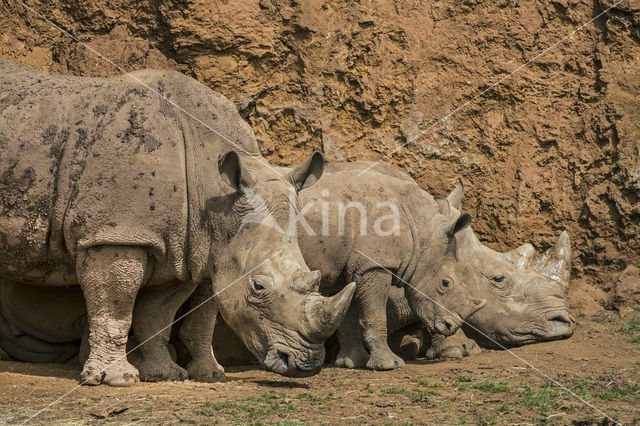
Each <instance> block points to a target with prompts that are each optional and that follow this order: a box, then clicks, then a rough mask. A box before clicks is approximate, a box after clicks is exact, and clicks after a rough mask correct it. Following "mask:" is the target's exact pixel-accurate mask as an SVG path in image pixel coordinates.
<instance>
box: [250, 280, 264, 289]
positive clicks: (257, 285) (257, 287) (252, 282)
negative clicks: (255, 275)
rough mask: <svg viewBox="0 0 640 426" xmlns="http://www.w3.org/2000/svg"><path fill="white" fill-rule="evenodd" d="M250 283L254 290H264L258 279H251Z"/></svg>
mask: <svg viewBox="0 0 640 426" xmlns="http://www.w3.org/2000/svg"><path fill="white" fill-rule="evenodd" d="M251 284H252V285H253V289H254V290H255V291H262V290H264V286H263V285H262V284H260V282H259V281H256V280H251Z"/></svg>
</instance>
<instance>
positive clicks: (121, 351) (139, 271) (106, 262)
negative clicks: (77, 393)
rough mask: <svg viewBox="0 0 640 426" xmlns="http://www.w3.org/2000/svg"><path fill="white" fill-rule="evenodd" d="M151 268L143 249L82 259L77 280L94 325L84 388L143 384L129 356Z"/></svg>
mask: <svg viewBox="0 0 640 426" xmlns="http://www.w3.org/2000/svg"><path fill="white" fill-rule="evenodd" d="M146 265H147V251H146V249H144V248H141V247H122V246H100V247H92V248H90V249H87V250H84V251H81V252H79V253H78V259H77V274H78V280H79V282H80V287H81V288H82V292H83V294H84V299H85V302H86V304H87V318H88V321H89V339H88V340H89V357H88V359H87V361H86V362H85V363H84V368H83V370H82V378H83V383H85V384H89V385H97V384H100V383H105V384H108V385H112V386H128V385H132V384H134V383H135V382H136V381H137V380H138V370H136V369H135V367H133V366H132V365H131V364H129V362H127V358H126V355H125V352H126V345H127V336H128V334H129V329H130V328H131V317H132V313H133V306H134V302H135V299H136V294H137V293H138V289H139V288H140V287H141V286H142V284H143V282H144V278H145V269H146Z"/></svg>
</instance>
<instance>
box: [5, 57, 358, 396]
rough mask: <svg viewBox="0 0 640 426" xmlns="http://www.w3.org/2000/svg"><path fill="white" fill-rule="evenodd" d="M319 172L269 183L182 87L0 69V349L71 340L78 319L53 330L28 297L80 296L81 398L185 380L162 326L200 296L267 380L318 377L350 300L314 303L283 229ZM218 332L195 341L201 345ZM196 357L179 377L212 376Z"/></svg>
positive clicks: (312, 163) (229, 114)
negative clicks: (134, 345)
mask: <svg viewBox="0 0 640 426" xmlns="http://www.w3.org/2000/svg"><path fill="white" fill-rule="evenodd" d="M135 80H137V81H135ZM140 82H142V83H143V84H144V85H146V86H147V87H144V85H141V84H140ZM160 94H161V95H162V96H160ZM172 103H175V104H178V105H180V107H182V108H184V110H182V109H180V108H177V107H176V105H175V104H173V105H172ZM185 110H186V111H188V113H186V112H185ZM233 149H237V151H230V150H233ZM323 170H324V159H323V158H322V156H321V155H319V154H314V155H313V156H312V157H311V158H310V159H309V160H307V161H306V162H304V163H303V164H302V165H300V166H298V167H296V168H294V169H293V170H292V171H291V173H288V174H286V175H282V174H279V173H277V172H276V171H275V170H274V169H272V168H271V167H269V166H268V164H267V163H266V162H265V160H264V159H263V158H262V157H261V156H260V154H259V150H258V147H257V143H256V140H255V136H254V134H253V132H252V130H251V128H250V127H249V125H248V124H247V123H246V122H245V121H244V120H242V118H241V117H240V116H239V114H238V113H237V111H236V109H235V107H234V105H233V104H232V103H231V102H230V101H229V100H228V99H226V98H225V97H224V96H222V95H220V94H219V93H216V92H214V91H211V90H210V89H208V88H207V87H205V86H203V85H201V84H200V83H198V82H197V81H195V80H193V79H191V78H188V77H186V76H184V75H182V74H179V73H177V72H171V71H153V70H145V71H139V72H135V73H133V74H132V75H123V76H120V77H115V78H106V79H105V78H79V77H62V76H54V75H48V74H46V73H42V72H38V71H35V70H32V69H29V68H26V67H23V66H20V65H16V64H13V63H10V62H7V61H0V277H1V279H2V280H3V284H2V285H3V291H2V300H0V303H1V310H0V312H1V313H2V321H0V323H1V324H0V325H1V326H0V346H2V347H3V349H5V350H6V351H7V352H8V353H9V354H14V355H16V356H18V357H19V358H20V357H22V358H23V359H30V358H31V359H32V360H35V361H37V360H39V359H41V358H42V357H46V356H49V355H51V354H47V350H46V347H51V346H47V345H48V344H53V347H54V348H55V347H56V344H57V345H63V346H64V345H65V343H66V342H68V341H70V339H76V340H77V339H79V338H80V337H81V335H78V333H79V331H78V330H81V327H75V328H74V327H73V325H74V324H75V325H77V320H81V319H82V309H80V310H79V311H75V312H72V311H69V312H62V313H63V317H61V318H56V317H55V316H51V315H49V314H50V313H51V312H57V313H60V311H61V309H57V311H56V308H59V306H46V307H44V306H43V305H47V303H54V301H53V300H52V301H51V302H49V300H48V299H47V297H46V295H47V292H43V295H44V296H45V297H41V296H39V293H38V292H39V290H40V289H43V288H48V289H51V288H52V287H61V286H65V287H66V286H79V287H80V288H81V289H82V295H83V297H84V301H85V302H86V310H87V319H88V343H89V354H88V359H87V360H86V362H85V363H84V368H83V371H82V378H83V383H88V384H98V383H107V384H110V385H129V384H132V383H134V382H135V381H136V380H137V379H138V377H139V374H140V376H141V377H142V378H143V379H146V380H160V379H183V378H185V377H186V372H185V371H184V370H183V369H182V368H181V367H179V366H178V365H176V364H175V363H174V362H173V361H172V360H171V358H170V356H169V352H168V350H167V341H168V339H169V332H170V327H167V325H169V324H170V323H171V322H172V321H173V319H174V316H175V313H176V310H177V309H178V307H179V306H180V305H181V304H182V303H183V302H184V300H186V299H187V297H188V296H189V295H190V294H191V293H192V292H193V291H194V289H195V288H196V287H197V288H198V289H199V290H198V292H201V291H204V292H205V293H208V294H212V295H215V297H214V299H213V301H211V302H209V303H206V304H205V305H204V306H203V307H202V308H204V309H207V310H208V311H210V312H214V313H215V312H217V310H218V309H219V310H220V312H221V313H222V315H223V316H224V318H225V320H226V321H227V322H228V323H229V324H230V325H231V327H232V328H233V329H234V331H235V332H236V333H237V334H239V335H240V336H241V337H242V339H243V341H244V343H245V344H246V345H247V346H248V347H249V348H251V349H252V351H253V353H254V355H255V356H256V357H257V358H258V360H260V361H261V362H262V363H263V364H264V365H265V366H266V367H267V368H270V369H272V370H274V371H277V372H279V373H282V374H288V375H299V374H304V375H307V374H313V373H315V372H317V371H318V370H319V369H320V368H321V366H322V362H323V359H324V345H323V342H324V339H325V338H326V337H327V336H329V335H330V334H331V333H332V332H333V331H334V330H335V329H336V328H337V326H338V324H339V323H340V321H341V320H342V318H343V317H344V315H345V312H346V309H347V306H348V305H349V303H350V301H351V296H352V295H353V292H354V286H353V285H351V286H347V287H346V288H345V289H344V290H343V291H342V292H340V293H339V294H337V295H335V296H333V297H332V298H324V297H322V296H320V295H319V294H317V293H314V289H315V288H316V286H317V282H318V281H319V279H320V274H319V273H318V272H317V271H316V272H311V271H310V270H309V268H308V267H307V265H306V264H305V262H304V260H303V257H302V255H301V253H300V250H299V247H298V242H297V238H296V234H295V230H292V229H291V227H289V226H287V224H288V222H289V213H290V211H291V209H292V208H293V209H295V207H296V203H297V199H296V197H295V196H293V197H292V196H291V193H292V192H293V193H294V195H295V192H296V191H298V190H300V189H302V188H305V187H307V186H309V185H311V184H313V183H314V182H316V181H317V180H318V179H319V178H320V176H321V175H322V173H323ZM255 200H260V202H258V203H256V202H255ZM248 215H252V216H251V217H252V220H249V221H247V220H244V219H245V218H246V217H247V216H248ZM256 218H259V219H264V220H256ZM274 223H275V224H278V225H279V226H274ZM283 230H284V231H283ZM43 286H44V287H43ZM204 287H206V290H201V289H202V288H204ZM12 297H16V298H18V299H20V302H19V303H18V302H16V301H14V300H12ZM29 300H32V301H35V302H36V303H33V304H29V303H28V301H29ZM25 301H27V303H25ZM134 302H135V307H134ZM69 303H71V304H73V303H72V302H69ZM18 307H19V308H20V309H18ZM213 316H214V317H215V314H214V315H213ZM132 317H133V324H134V332H135V334H136V336H137V337H138V341H141V342H146V343H145V344H143V345H142V346H141V347H140V349H139V350H140V352H141V353H140V360H139V362H138V363H137V364H136V365H137V369H136V368H135V367H133V366H132V365H131V364H129V363H128V362H127V359H126V357H125V346H126V342H127V336H128V334H129V330H130V327H131V323H132ZM69 323H71V324H72V326H71V327H70V328H69V329H66V330H65V327H64V326H62V327H61V324H62V325H67V324H69ZM213 325H214V324H213V322H212V323H211V324H201V325H200V327H199V329H198V331H199V332H200V333H205V334H206V333H209V335H208V337H209V339H211V335H212V334H213ZM65 333H67V335H65ZM80 333H81V331H80ZM209 341H210V340H209ZM24 342H26V343H27V344H26V345H24V344H23V343H24ZM187 343H189V342H188V341H187ZM38 344H40V346H38ZM43 345H44V347H45V349H44V350H43V347H42V346H43ZM58 348H59V346H58ZM191 349H192V350H194V351H196V350H197V349H198V348H194V347H191ZM53 352H54V353H55V352H56V349H54V350H53ZM202 357H203V358H204V359H205V360H206V361H207V362H204V363H200V364H193V365H191V366H189V368H188V370H189V371H190V372H193V375H202V374H212V373H215V371H214V369H213V368H214V367H213V366H214V365H215V360H214V359H213V354H212V351H211V349H210V345H209V349H208V351H207V350H205V351H204V352H203V353H202Z"/></svg>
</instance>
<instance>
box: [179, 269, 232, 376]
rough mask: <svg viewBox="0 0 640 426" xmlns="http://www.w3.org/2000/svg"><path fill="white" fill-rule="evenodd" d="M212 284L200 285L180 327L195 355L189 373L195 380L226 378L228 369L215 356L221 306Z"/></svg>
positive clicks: (180, 334)
mask: <svg viewBox="0 0 640 426" xmlns="http://www.w3.org/2000/svg"><path fill="white" fill-rule="evenodd" d="M212 295H213V287H212V285H211V282H210V281H206V282H204V283H202V284H200V285H199V286H198V287H197V288H196V290H195V291H194V293H193V294H192V295H191V298H190V299H189V302H188V304H187V313H188V314H187V315H186V316H185V317H184V320H183V321H182V324H181V325H180V330H179V336H180V340H182V343H184V345H185V346H186V347H187V350H188V351H189V354H190V355H191V361H190V362H189V364H187V372H188V373H189V378H191V379H211V378H213V379H216V380H221V379H223V378H224V368H223V367H222V366H221V365H220V364H218V360H216V357H215V355H214V354H213V331H214V329H215V327H216V318H217V316H218V306H217V305H216V302H215V301H214V300H213V299H212Z"/></svg>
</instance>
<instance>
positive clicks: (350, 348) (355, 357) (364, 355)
mask: <svg viewBox="0 0 640 426" xmlns="http://www.w3.org/2000/svg"><path fill="white" fill-rule="evenodd" d="M336 335H337V337H338V345H339V346H340V350H339V352H338V356H337V357H336V366H337V367H342V368H362V367H364V366H365V365H367V361H368V360H369V353H368V352H367V350H366V349H365V348H364V345H363V342H362V334H360V326H359V325H358V307H357V306H356V304H355V303H352V304H351V306H350V307H349V310H348V311H347V316H346V317H345V319H344V321H342V324H340V327H339V328H338V330H337V331H336Z"/></svg>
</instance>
